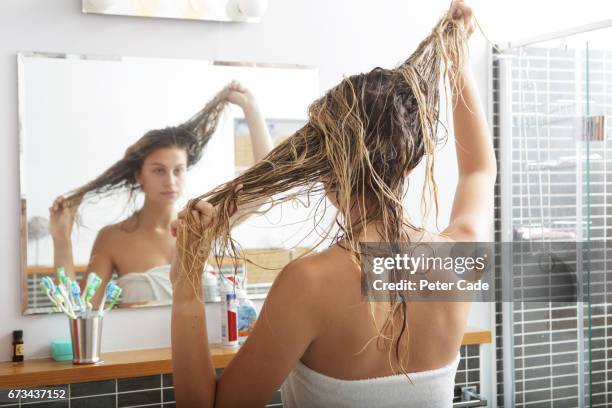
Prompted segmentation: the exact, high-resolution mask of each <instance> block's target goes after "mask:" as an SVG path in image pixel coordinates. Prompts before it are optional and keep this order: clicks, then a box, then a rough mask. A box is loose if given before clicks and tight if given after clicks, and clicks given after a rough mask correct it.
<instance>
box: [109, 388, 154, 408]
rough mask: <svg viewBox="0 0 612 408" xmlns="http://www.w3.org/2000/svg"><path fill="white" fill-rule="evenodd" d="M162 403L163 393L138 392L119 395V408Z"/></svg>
mask: <svg viewBox="0 0 612 408" xmlns="http://www.w3.org/2000/svg"><path fill="white" fill-rule="evenodd" d="M156 403H161V391H160V390H152V391H137V392H125V393H119V394H117V406H119V407H129V406H131V405H145V404H156Z"/></svg>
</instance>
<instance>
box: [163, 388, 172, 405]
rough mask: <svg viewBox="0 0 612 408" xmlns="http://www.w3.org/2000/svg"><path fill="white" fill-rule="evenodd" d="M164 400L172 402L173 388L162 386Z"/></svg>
mask: <svg viewBox="0 0 612 408" xmlns="http://www.w3.org/2000/svg"><path fill="white" fill-rule="evenodd" d="M164 402H174V388H164Z"/></svg>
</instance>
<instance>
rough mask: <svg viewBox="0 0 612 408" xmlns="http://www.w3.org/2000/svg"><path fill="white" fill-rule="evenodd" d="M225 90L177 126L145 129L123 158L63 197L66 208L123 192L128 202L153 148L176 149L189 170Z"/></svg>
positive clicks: (219, 109) (208, 134)
mask: <svg viewBox="0 0 612 408" xmlns="http://www.w3.org/2000/svg"><path fill="white" fill-rule="evenodd" d="M227 92H228V91H227V90H226V89H224V90H222V91H221V92H219V93H217V94H216V95H215V96H214V97H213V98H212V99H211V100H210V101H209V102H208V103H207V104H206V106H204V108H202V110H200V111H199V112H198V113H196V114H195V115H194V116H192V117H191V118H190V119H189V120H187V121H186V122H184V123H183V124H181V125H179V126H172V127H166V128H163V129H153V130H149V131H148V132H147V133H145V134H144V136H142V137H141V138H140V139H138V140H137V141H136V142H135V143H134V144H132V145H131V146H129V147H128V148H127V149H126V151H125V154H124V155H123V158H121V159H120V160H119V161H117V162H116V163H114V164H113V165H112V166H110V167H109V168H108V169H106V170H105V171H104V172H103V173H102V174H101V175H99V176H98V177H96V178H95V179H93V180H91V181H89V182H88V183H86V184H84V185H83V186H81V187H78V188H76V189H74V190H72V191H70V192H69V193H67V194H65V195H64V198H65V202H66V203H67V205H68V206H69V207H78V206H79V205H80V204H81V203H82V202H83V200H87V199H89V198H93V197H104V196H109V195H112V194H114V193H118V192H123V191H126V192H128V194H129V197H130V199H129V201H131V200H132V199H133V197H134V194H135V193H136V192H137V191H138V190H139V189H140V184H139V183H138V181H137V180H136V174H138V172H139V171H140V170H141V168H142V164H143V163H144V160H145V159H146V158H147V156H149V155H150V154H151V153H152V152H154V151H155V150H157V149H161V148H166V147H179V148H181V149H184V150H185V151H186V152H187V168H191V167H192V166H193V165H195V164H196V163H197V162H198V161H199V160H200V159H201V157H202V153H203V150H204V147H206V145H207V144H208V142H209V140H210V138H211V136H212V135H213V133H214V132H215V130H216V128H217V126H218V124H219V121H220V117H221V114H222V112H223V109H224V108H225V106H226V96H227Z"/></svg>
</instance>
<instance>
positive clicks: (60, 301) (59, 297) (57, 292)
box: [53, 286, 76, 319]
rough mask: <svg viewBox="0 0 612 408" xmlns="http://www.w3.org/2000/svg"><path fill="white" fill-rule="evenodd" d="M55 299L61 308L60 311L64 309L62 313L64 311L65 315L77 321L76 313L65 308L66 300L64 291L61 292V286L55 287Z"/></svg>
mask: <svg viewBox="0 0 612 408" xmlns="http://www.w3.org/2000/svg"><path fill="white" fill-rule="evenodd" d="M53 297H54V298H55V299H56V301H57V303H58V306H59V307H60V309H62V311H63V312H64V313H65V314H67V315H68V316H69V317H71V318H73V319H76V316H75V314H74V312H72V311H70V310H68V309H67V308H66V306H64V303H65V299H64V296H63V294H62V291H61V289H60V288H59V286H56V287H55V290H54V292H53Z"/></svg>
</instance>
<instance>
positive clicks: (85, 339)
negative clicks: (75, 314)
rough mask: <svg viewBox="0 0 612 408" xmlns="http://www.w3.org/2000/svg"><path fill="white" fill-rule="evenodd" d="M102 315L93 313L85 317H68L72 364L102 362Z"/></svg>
mask: <svg viewBox="0 0 612 408" xmlns="http://www.w3.org/2000/svg"><path fill="white" fill-rule="evenodd" d="M102 317H103V316H99V315H95V316H90V317H87V318H85V317H79V318H76V319H71V318H69V319H68V323H69V324H70V337H71V339H72V362H73V363H74V364H93V363H100V362H102V360H101V358H100V345H101V343H102Z"/></svg>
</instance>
